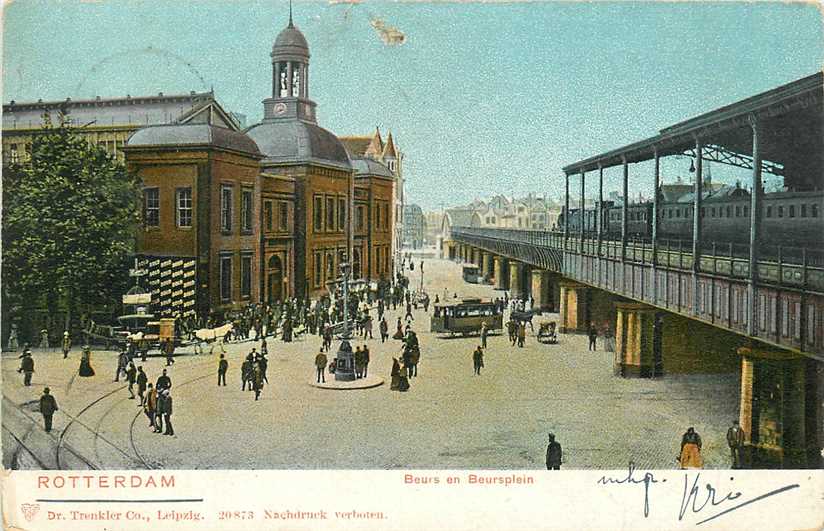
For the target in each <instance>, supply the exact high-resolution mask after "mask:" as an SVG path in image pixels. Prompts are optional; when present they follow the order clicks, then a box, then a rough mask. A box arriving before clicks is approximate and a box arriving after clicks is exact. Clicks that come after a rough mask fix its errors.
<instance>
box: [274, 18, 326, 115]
mask: <svg viewBox="0 0 824 531" xmlns="http://www.w3.org/2000/svg"><path fill="white" fill-rule="evenodd" d="M270 55H271V57H272V97H271V98H270V99H267V100H266V101H265V102H264V119H271V118H286V117H292V118H294V117H297V118H298V119H301V120H306V121H309V122H315V103H314V102H313V101H311V100H310V99H309V44H308V43H307V42H306V37H304V36H303V33H301V32H300V30H299V29H298V28H296V27H295V24H294V22H292V6H291V4H290V5H289V25H288V26H286V27H285V28H283V31H281V32H280V33H279V34H278V36H277V38H276V39H275V44H274V45H272V53H271V54H270Z"/></svg>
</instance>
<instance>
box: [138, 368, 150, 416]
mask: <svg viewBox="0 0 824 531" xmlns="http://www.w3.org/2000/svg"><path fill="white" fill-rule="evenodd" d="M148 382H149V378H148V377H147V376H146V373H145V372H143V365H140V366H139V367H138V368H137V396H139V397H140V404H139V405H141V406H142V405H143V403H144V402H145V401H146V384H147V383H148Z"/></svg>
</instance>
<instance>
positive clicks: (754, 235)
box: [747, 114, 803, 336]
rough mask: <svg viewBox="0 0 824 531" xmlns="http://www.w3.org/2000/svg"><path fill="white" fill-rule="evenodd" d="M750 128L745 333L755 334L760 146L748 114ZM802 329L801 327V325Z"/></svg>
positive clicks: (759, 219) (759, 215) (752, 117)
mask: <svg viewBox="0 0 824 531" xmlns="http://www.w3.org/2000/svg"><path fill="white" fill-rule="evenodd" d="M749 119H750V127H751V128H752V183H751V184H752V192H751V195H750V268H749V273H750V278H749V284H748V287H747V292H748V294H747V295H748V298H749V302H750V304H749V308H750V313H749V315H748V319H747V333H748V334H749V335H751V336H752V335H755V334H756V331H757V330H756V326H755V322H756V308H755V284H756V282H757V281H758V237H759V233H760V232H761V230H760V229H761V193H762V190H761V150H760V149H759V148H760V147H761V146H760V145H759V140H758V130H759V125H758V121H757V120H756V118H755V115H753V114H751V115H750V116H749ZM802 329H803V327H802Z"/></svg>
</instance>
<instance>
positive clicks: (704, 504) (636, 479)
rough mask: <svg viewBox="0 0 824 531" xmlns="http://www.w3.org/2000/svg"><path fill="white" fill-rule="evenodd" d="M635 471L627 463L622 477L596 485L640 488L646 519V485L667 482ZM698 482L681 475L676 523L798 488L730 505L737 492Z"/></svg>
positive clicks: (738, 495)
mask: <svg viewBox="0 0 824 531" xmlns="http://www.w3.org/2000/svg"><path fill="white" fill-rule="evenodd" d="M636 471H637V468H636V466H635V463H633V462H632V461H630V463H629V467H628V468H627V474H626V476H619V477H607V476H601V479H599V480H598V482H597V484H598V485H611V484H613V485H622V484H624V485H644V517H645V518H648V517H649V508H650V486H651V485H652V484H654V483H666V481H667V480H666V479H665V478H662V479H660V480H659V479H655V476H654V475H653V473H652V472H645V473H644V474H643V476H641V475H640V472H638V474H637V475H636ZM700 479H701V474H700V473H697V474H695V476H694V477H693V479H692V484H691V485H690V474H689V473H685V474H684V490H683V494H682V495H681V506H680V508H679V512H678V520H679V521H681V520H683V519H684V517H685V516H686V515H687V514H688V513H691V514H698V513H701V512H702V511H704V510H705V509H707V508H710V509H712V508H715V507H718V508H720V509H722V510H721V512H719V513H716V514H715V515H713V516H710V517H708V518H705V519H703V520H701V521H700V522H697V523H696V524H695V525H701V524H703V523H706V522H709V521H710V520H714V519H716V518H718V517H721V516H724V515H725V514H729V513H731V512H733V511H737V510H738V509H741V508H742V507H745V506H747V505H751V504H753V503H756V502H759V501H761V500H764V499H766V498H769V497H771V496H775V495H776V494H781V493H782V492H786V491H788V490H792V489H797V488H798V487H799V485H798V484H797V483H794V484H791V485H786V486H784V487H781V488H778V489H775V490H772V491H770V492H767V493H765V494H761V495H760V496H756V497H754V498H752V499H749V500H747V501H742V502H740V503H738V504H737V505H733V506H730V504H729V502H732V501H735V500H738V499H739V498H741V497H742V496H743V494H742V493H741V492H740V491H737V490H728V489H721V488H718V487H716V486H714V485H712V484H711V483H705V484H704V485H700ZM730 479H732V478H730ZM705 514H706V513H705Z"/></svg>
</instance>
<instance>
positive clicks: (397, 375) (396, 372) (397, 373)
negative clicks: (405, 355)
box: [389, 358, 401, 391]
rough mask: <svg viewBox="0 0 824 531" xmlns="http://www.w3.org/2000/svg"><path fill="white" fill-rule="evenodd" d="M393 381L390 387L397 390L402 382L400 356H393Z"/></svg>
mask: <svg viewBox="0 0 824 531" xmlns="http://www.w3.org/2000/svg"><path fill="white" fill-rule="evenodd" d="M391 376H392V383H391V385H390V386H389V389H390V390H392V391H397V390H398V388H399V387H400V384H401V364H400V363H398V358H392V373H391Z"/></svg>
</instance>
